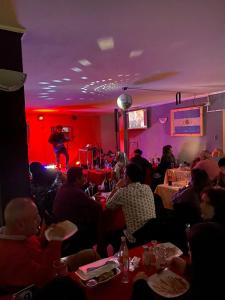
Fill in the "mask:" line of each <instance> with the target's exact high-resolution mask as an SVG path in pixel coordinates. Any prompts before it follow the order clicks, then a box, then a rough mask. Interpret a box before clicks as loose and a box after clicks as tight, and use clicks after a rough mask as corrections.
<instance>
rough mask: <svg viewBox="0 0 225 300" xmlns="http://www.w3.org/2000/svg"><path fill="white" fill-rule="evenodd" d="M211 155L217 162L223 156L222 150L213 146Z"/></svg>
mask: <svg viewBox="0 0 225 300" xmlns="http://www.w3.org/2000/svg"><path fill="white" fill-rule="evenodd" d="M211 156H212V158H213V159H214V160H215V161H217V162H218V161H219V160H220V158H222V157H224V153H223V150H222V149H220V148H215V149H213V151H212V153H211Z"/></svg>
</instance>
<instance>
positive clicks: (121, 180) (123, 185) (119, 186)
mask: <svg viewBox="0 0 225 300" xmlns="http://www.w3.org/2000/svg"><path fill="white" fill-rule="evenodd" d="M126 185H127V183H126V180H125V179H120V180H119V181H118V182H117V184H116V186H115V187H116V188H121V187H125V186H126Z"/></svg>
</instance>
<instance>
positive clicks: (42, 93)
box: [39, 93, 48, 95]
mask: <svg viewBox="0 0 225 300" xmlns="http://www.w3.org/2000/svg"><path fill="white" fill-rule="evenodd" d="M39 95H48V93H39Z"/></svg>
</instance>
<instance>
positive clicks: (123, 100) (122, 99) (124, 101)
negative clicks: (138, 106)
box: [117, 94, 132, 110]
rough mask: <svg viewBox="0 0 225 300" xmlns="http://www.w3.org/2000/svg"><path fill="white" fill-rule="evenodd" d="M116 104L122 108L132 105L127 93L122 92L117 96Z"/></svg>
mask: <svg viewBox="0 0 225 300" xmlns="http://www.w3.org/2000/svg"><path fill="white" fill-rule="evenodd" d="M117 105H118V106H119V108H121V109H122V110H125V109H128V108H129V107H131V105H132V97H131V96H130V95H127V94H122V95H120V96H119V97H118V98H117Z"/></svg>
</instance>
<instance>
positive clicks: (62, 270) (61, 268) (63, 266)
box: [53, 259, 68, 277]
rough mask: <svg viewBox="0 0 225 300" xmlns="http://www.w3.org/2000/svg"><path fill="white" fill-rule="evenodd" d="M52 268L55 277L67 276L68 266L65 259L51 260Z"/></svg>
mask: <svg viewBox="0 0 225 300" xmlns="http://www.w3.org/2000/svg"><path fill="white" fill-rule="evenodd" d="M53 270H54V274H55V276H57V277H61V276H67V274H68V267H67V263H66V261H65V260H63V259H56V260H54V261H53Z"/></svg>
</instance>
